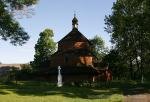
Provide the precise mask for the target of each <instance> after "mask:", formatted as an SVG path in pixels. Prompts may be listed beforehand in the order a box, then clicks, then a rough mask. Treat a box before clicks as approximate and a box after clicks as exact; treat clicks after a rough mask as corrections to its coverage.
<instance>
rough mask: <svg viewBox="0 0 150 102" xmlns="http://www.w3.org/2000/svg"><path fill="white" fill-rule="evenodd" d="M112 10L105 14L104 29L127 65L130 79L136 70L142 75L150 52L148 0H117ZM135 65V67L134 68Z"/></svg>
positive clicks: (149, 3)
mask: <svg viewBox="0 0 150 102" xmlns="http://www.w3.org/2000/svg"><path fill="white" fill-rule="evenodd" d="M112 9H113V12H112V14H111V15H109V16H106V19H105V23H106V25H107V27H106V31H107V32H108V33H111V37H112V38H111V39H112V43H114V44H115V48H116V49H117V50H118V53H119V55H120V57H121V58H122V59H124V60H125V62H126V64H127V65H128V66H129V68H130V69H129V71H130V73H131V74H130V75H131V79H132V78H133V73H134V71H136V72H137V73H139V76H141V77H142V76H143V74H144V69H145V67H146V66H147V65H148V64H149V63H146V60H147V59H149V58H146V57H147V56H148V55H149V52H150V49H149V47H150V30H149V29H148V26H150V13H149V10H150V2H149V0H117V2H116V3H114V5H113V8H112ZM135 65H136V69H135Z"/></svg>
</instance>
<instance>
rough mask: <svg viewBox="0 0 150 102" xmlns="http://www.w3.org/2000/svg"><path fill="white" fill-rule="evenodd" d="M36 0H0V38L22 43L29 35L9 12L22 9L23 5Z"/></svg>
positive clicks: (30, 3) (28, 4) (16, 43)
mask: <svg viewBox="0 0 150 102" xmlns="http://www.w3.org/2000/svg"><path fill="white" fill-rule="evenodd" d="M36 2H37V0H0V38H1V39H2V40H5V41H6V40H10V43H12V44H13V45H22V44H24V43H25V42H26V41H27V40H28V39H29V35H28V34H27V33H26V32H25V31H24V29H23V28H22V27H21V26H20V25H19V23H18V22H17V21H16V20H15V19H14V17H13V15H12V14H11V12H12V11H14V10H22V9H24V6H27V7H28V6H31V5H32V4H35V3H36Z"/></svg>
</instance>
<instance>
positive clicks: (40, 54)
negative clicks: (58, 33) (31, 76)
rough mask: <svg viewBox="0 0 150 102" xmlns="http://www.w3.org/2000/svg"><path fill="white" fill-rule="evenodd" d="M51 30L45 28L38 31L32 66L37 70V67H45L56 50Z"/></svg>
mask: <svg viewBox="0 0 150 102" xmlns="http://www.w3.org/2000/svg"><path fill="white" fill-rule="evenodd" d="M53 36H54V34H53V31H52V30H51V29H45V30H44V31H43V32H41V33H40V38H39V39H38V41H37V44H36V45H35V55H34V61H33V67H34V68H35V69H36V70H38V69H39V68H43V67H47V66H48V64H49V63H50V62H49V61H50V56H51V55H52V54H53V53H54V52H55V51H56V43H55V42H54V40H53V38H52V37H53Z"/></svg>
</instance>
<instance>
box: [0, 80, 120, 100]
mask: <svg viewBox="0 0 150 102" xmlns="http://www.w3.org/2000/svg"><path fill="white" fill-rule="evenodd" d="M0 89H1V90H7V91H12V92H13V93H16V94H18V95H23V96H25V95H34V96H47V95H62V96H65V97H70V98H76V97H79V98H84V99H106V98H109V97H110V96H111V95H113V94H121V92H120V89H119V88H109V89H107V88H90V87H88V88H87V87H76V86H63V87H61V88H58V87H56V84H52V83H48V82H30V81H27V82H19V83H18V84H5V85H2V84H0ZM1 92H2V91H0V94H1Z"/></svg>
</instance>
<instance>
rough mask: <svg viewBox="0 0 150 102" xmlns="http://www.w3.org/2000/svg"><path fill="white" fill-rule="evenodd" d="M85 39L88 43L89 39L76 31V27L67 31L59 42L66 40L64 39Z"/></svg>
mask: <svg viewBox="0 0 150 102" xmlns="http://www.w3.org/2000/svg"><path fill="white" fill-rule="evenodd" d="M80 40H82V41H87V42H89V43H90V41H89V40H88V39H87V38H86V37H85V36H84V35H83V34H82V33H80V32H79V31H78V29H77V28H73V29H72V31H71V32H69V33H68V34H67V35H66V36H65V37H64V38H62V39H61V40H60V41H58V43H59V42H66V41H80Z"/></svg>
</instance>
